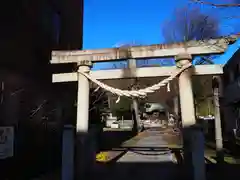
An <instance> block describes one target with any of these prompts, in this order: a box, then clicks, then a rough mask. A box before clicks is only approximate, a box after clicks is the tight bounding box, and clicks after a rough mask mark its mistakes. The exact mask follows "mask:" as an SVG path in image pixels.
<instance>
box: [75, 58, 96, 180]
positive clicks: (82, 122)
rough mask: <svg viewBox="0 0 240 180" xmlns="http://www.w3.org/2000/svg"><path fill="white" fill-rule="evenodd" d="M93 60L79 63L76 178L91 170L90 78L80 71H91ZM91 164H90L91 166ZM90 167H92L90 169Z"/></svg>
mask: <svg viewBox="0 0 240 180" xmlns="http://www.w3.org/2000/svg"><path fill="white" fill-rule="evenodd" d="M91 65H92V63H91V61H81V62H79V63H78V73H77V79H78V89H77V122H76V141H75V157H74V158H75V173H74V174H75V178H74V179H75V180H80V179H84V177H86V176H85V175H86V172H87V171H89V170H91V163H92V162H91V160H92V159H91V158H92V157H91V156H92V155H93V154H92V149H91V148H90V142H89V138H88V137H89V134H88V129H89V120H88V118H89V92H90V91H89V90H90V86H89V80H88V79H87V78H86V77H85V76H84V75H82V74H81V73H79V72H84V73H89V72H90V67H91ZM89 165H90V166H89ZM89 168H90V169H89Z"/></svg>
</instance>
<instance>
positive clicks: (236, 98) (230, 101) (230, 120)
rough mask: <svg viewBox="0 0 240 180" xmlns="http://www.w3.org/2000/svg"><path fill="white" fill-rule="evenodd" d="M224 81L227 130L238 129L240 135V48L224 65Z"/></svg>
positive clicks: (223, 107) (223, 105) (228, 131)
mask: <svg viewBox="0 0 240 180" xmlns="http://www.w3.org/2000/svg"><path fill="white" fill-rule="evenodd" d="M223 83H224V86H223V87H224V94H223V95H224V96H223V99H222V101H223V103H222V109H223V112H224V122H225V130H226V132H227V133H230V132H232V131H233V129H236V130H237V132H238V133H237V134H238V136H240V106H239V104H240V103H239V102H240V93H239V92H240V50H238V51H236V53H235V54H234V55H233V56H232V58H231V59H230V60H229V61H228V62H227V63H226V65H225V66H224V74H223Z"/></svg>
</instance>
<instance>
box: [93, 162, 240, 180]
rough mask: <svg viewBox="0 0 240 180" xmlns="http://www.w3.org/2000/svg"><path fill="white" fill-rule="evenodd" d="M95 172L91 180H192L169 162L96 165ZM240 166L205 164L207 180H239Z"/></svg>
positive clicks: (179, 167)
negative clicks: (232, 179) (231, 179)
mask: <svg viewBox="0 0 240 180" xmlns="http://www.w3.org/2000/svg"><path fill="white" fill-rule="evenodd" d="M97 166H98V168H97V169H98V170H96V171H95V172H94V173H92V175H91V176H90V179H91V180H95V179H99V177H101V179H104V180H110V179H113V178H114V179H115V180H118V179H119V180H120V179H121V180H122V179H124V180H128V179H129V180H130V179H131V180H135V179H136V180H159V179H163V180H179V179H184V180H190V179H191V180H192V178H191V177H188V171H187V170H186V169H185V168H184V166H183V165H179V164H173V163H170V162H161V163H146V162H134V163H131V162H126V163H120V162H117V163H109V164H100V163H98V164H97ZM239 168H240V165H230V164H225V165H216V164H207V165H206V171H207V180H219V179H223V180H229V179H230V178H234V179H239V178H240V173H239V170H240V169H239Z"/></svg>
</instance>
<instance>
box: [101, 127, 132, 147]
mask: <svg viewBox="0 0 240 180" xmlns="http://www.w3.org/2000/svg"><path fill="white" fill-rule="evenodd" d="M135 135H136V133H135V132H133V131H105V132H103V133H102V135H101V139H100V142H99V148H100V150H110V149H112V148H117V147H120V146H121V144H122V143H124V142H125V141H127V140H129V139H131V138H132V137H134V136H135Z"/></svg>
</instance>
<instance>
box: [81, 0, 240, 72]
mask: <svg viewBox="0 0 240 180" xmlns="http://www.w3.org/2000/svg"><path fill="white" fill-rule="evenodd" d="M173 2H174V3H173ZM187 2H188V0H176V1H170V0H85V9H84V11H85V12H84V49H97V48H109V47H114V46H115V45H116V44H124V43H131V42H134V41H135V42H138V43H141V44H156V43H162V42H163V41H164V39H163V37H162V34H161V24H163V22H164V21H166V20H168V19H171V17H172V13H173V11H174V10H175V9H176V8H177V7H182V6H184V5H186V3H187ZM191 6H192V5H191ZM204 8H205V10H206V11H209V10H210V11H212V9H211V8H206V7H204ZM226 11H228V10H225V11H221V13H219V11H218V13H219V15H221V14H226ZM231 11H232V12H233V11H236V10H231ZM227 13H228V12H227ZM227 23H228V27H227V26H226V22H224V25H222V28H221V31H222V32H224V34H225V33H229V32H230V31H231V30H232V29H231V27H232V26H231V25H229V23H235V20H231V22H230V21H228V22H227ZM223 27H224V28H223ZM226 27H227V28H226ZM229 27H230V28H229ZM230 33H231V32H230ZM239 46H240V43H239V41H238V42H237V43H236V44H235V45H233V47H231V48H229V51H228V52H227V53H226V54H225V55H223V56H222V57H220V58H219V59H218V60H216V63H220V64H224V63H225V62H226V60H227V59H228V58H229V56H231V55H232V54H233V52H234V51H235V50H236V48H237V47H239ZM109 67H112V65H111V64H110V63H101V64H98V65H97V66H95V68H94V69H102V68H109Z"/></svg>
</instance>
